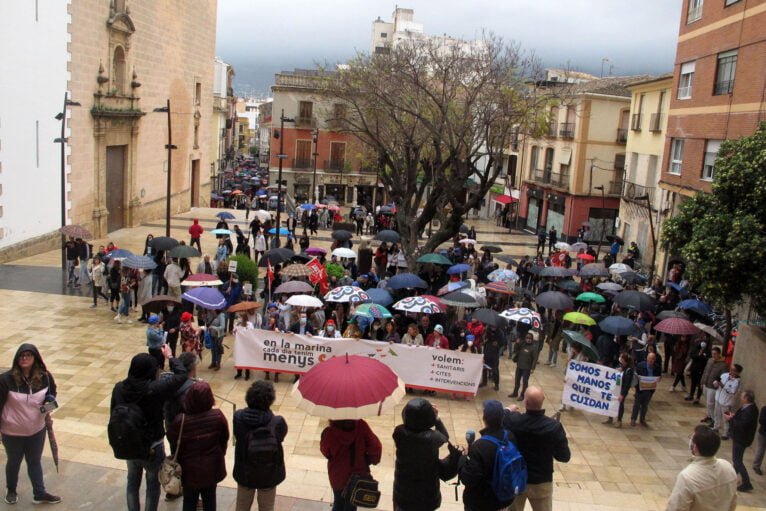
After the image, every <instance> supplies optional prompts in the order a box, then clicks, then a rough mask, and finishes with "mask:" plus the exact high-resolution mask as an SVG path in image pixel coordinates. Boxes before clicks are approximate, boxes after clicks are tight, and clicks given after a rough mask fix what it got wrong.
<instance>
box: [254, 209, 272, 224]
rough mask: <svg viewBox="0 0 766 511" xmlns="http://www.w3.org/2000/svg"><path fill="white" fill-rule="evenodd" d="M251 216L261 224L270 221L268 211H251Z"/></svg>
mask: <svg viewBox="0 0 766 511" xmlns="http://www.w3.org/2000/svg"><path fill="white" fill-rule="evenodd" d="M253 215H255V217H256V218H257V219H258V220H260V221H261V222H267V221H269V220H271V213H269V212H268V211H264V210H262V209H258V210H256V211H253Z"/></svg>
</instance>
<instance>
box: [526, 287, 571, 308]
mask: <svg viewBox="0 0 766 511" xmlns="http://www.w3.org/2000/svg"><path fill="white" fill-rule="evenodd" d="M535 303H537V305H540V306H541V307H545V308H546V309H555V310H565V309H573V308H574V302H573V301H572V298H570V297H569V296H567V295H565V294H564V293H562V292H561V291H546V292H544V293H540V294H539V295H537V297H536V298H535Z"/></svg>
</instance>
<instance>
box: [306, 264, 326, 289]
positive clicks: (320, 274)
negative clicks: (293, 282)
mask: <svg viewBox="0 0 766 511" xmlns="http://www.w3.org/2000/svg"><path fill="white" fill-rule="evenodd" d="M306 266H308V267H309V268H310V269H311V275H309V281H310V282H311V283H312V284H314V285H315V286H316V285H317V284H319V292H320V293H322V294H323V295H324V294H325V293H327V292H328V291H329V290H330V283H329V282H328V280H327V269H326V268H325V267H324V265H322V263H320V262H319V260H318V259H317V258H316V257H315V258H313V259H312V260H311V261H309V262H308V263H306Z"/></svg>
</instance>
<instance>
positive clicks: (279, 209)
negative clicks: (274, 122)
mask: <svg viewBox="0 0 766 511" xmlns="http://www.w3.org/2000/svg"><path fill="white" fill-rule="evenodd" d="M285 121H287V122H295V120H294V119H289V118H287V117H285V109H284V108H283V109H282V112H281V113H280V115H279V131H278V132H277V133H275V134H274V136H275V137H276V138H278V139H279V154H278V155H277V158H278V159H279V173H278V174H277V225H276V230H275V232H276V237H275V238H274V244H275V246H276V247H279V245H280V241H279V229H280V228H281V226H282V224H281V220H282V215H281V213H282V160H284V159H285V158H287V155H286V154H284V153H285V137H284V131H285Z"/></svg>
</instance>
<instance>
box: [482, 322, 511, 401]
mask: <svg viewBox="0 0 766 511" xmlns="http://www.w3.org/2000/svg"><path fill="white" fill-rule="evenodd" d="M504 344H505V337H504V336H503V333H502V332H501V331H500V329H498V328H495V327H494V326H489V327H487V331H486V333H485V336H484V366H485V367H484V370H483V371H482V377H481V385H482V386H484V385H486V384H487V381H488V380H489V376H490V373H491V376H492V381H493V382H494V384H495V390H500V347H501V346H503V345H504Z"/></svg>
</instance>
